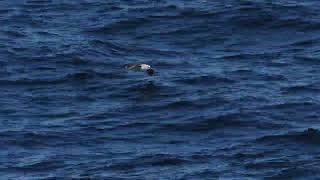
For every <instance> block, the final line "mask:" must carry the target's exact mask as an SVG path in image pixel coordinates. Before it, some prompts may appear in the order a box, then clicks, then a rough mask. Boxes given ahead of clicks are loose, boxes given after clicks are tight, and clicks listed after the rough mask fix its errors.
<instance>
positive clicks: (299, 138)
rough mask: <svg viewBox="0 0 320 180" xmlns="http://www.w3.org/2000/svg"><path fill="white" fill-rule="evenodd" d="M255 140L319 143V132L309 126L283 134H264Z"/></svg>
mask: <svg viewBox="0 0 320 180" xmlns="http://www.w3.org/2000/svg"><path fill="white" fill-rule="evenodd" d="M256 141H257V142H271V143H275V142H278V143H280V142H287V143H303V144H310V145H320V132H319V130H318V129H313V128H309V129H307V130H305V131H303V132H289V133H286V134H283V135H270V136H264V137H261V138H259V139H257V140H256Z"/></svg>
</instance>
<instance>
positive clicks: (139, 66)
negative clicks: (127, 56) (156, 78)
mask: <svg viewBox="0 0 320 180" xmlns="http://www.w3.org/2000/svg"><path fill="white" fill-rule="evenodd" d="M125 68H126V69H128V70H133V71H143V72H144V71H145V72H147V73H148V75H149V76H153V74H154V70H153V69H152V68H151V66H150V65H148V64H128V65H126V66H125Z"/></svg>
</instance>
